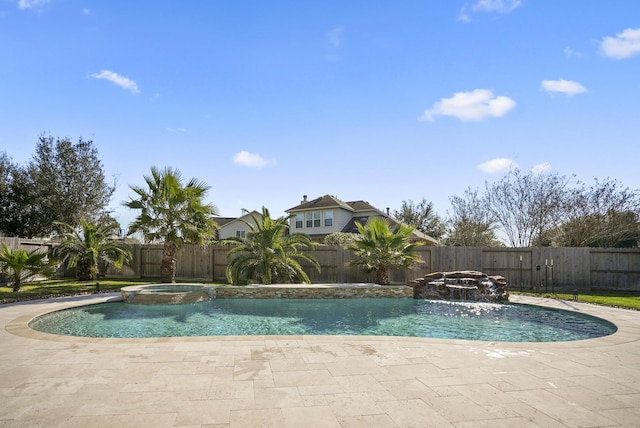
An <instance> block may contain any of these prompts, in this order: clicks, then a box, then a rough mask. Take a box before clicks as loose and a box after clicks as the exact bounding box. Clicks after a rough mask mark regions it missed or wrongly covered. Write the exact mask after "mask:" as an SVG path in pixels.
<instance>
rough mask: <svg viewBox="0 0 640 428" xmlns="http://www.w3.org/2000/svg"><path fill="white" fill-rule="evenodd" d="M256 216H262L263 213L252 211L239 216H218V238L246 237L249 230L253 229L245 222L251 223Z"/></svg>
mask: <svg viewBox="0 0 640 428" xmlns="http://www.w3.org/2000/svg"><path fill="white" fill-rule="evenodd" d="M252 214H253V216H254V217H256V218H260V217H261V216H262V215H261V214H260V213H259V212H257V211H251V213H247V214H245V215H243V216H242V217H239V218H228V217H220V218H216V219H215V220H216V223H218V226H219V230H218V239H219V240H220V241H222V240H223V239H229V238H244V236H245V235H246V233H247V232H249V231H250V230H251V228H250V227H249V225H247V224H246V223H245V222H247V223H249V224H251V223H253V218H252V217H251V215H252Z"/></svg>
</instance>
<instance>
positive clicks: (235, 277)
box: [223, 207, 320, 285]
mask: <svg viewBox="0 0 640 428" xmlns="http://www.w3.org/2000/svg"><path fill="white" fill-rule="evenodd" d="M244 212H245V213H248V211H246V210H244ZM250 216H251V221H245V220H243V219H240V221H242V222H243V223H245V224H246V225H247V226H248V227H249V231H248V232H247V234H246V238H244V239H243V238H229V239H225V240H224V241H223V244H235V246H234V247H233V248H232V249H231V250H230V251H229V254H228V257H229V258H230V259H231V261H230V262H229V264H228V265H227V269H226V274H227V280H228V281H229V282H230V283H231V284H234V285H237V284H239V283H240V279H241V277H244V278H247V279H251V280H256V281H258V282H260V283H262V284H273V283H300V282H302V283H305V284H308V283H309V282H310V281H309V276H308V275H307V274H306V272H305V271H304V270H303V269H302V266H301V265H300V262H299V261H298V260H306V261H308V262H310V263H311V264H312V265H313V266H314V267H315V268H316V269H317V270H318V272H319V271H320V265H319V264H318V262H317V261H316V260H315V259H314V258H313V257H311V256H309V255H308V254H305V253H302V252H301V251H300V250H301V249H307V248H312V247H313V246H314V245H315V244H314V243H313V242H312V241H311V238H309V236H308V235H304V234H301V233H293V234H290V235H288V234H287V232H288V230H289V219H290V217H279V218H277V219H272V218H271V215H270V214H269V210H268V209H266V208H264V207H263V208H262V214H261V215H260V216H256V215H255V214H253V213H250Z"/></svg>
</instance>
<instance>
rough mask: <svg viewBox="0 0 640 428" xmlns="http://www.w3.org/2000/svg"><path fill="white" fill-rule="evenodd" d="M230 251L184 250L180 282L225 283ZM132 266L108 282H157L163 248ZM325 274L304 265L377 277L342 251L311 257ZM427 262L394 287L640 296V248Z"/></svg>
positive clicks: (438, 255)
mask: <svg viewBox="0 0 640 428" xmlns="http://www.w3.org/2000/svg"><path fill="white" fill-rule="evenodd" d="M229 249H230V247H227V246H221V245H211V246H206V247H199V246H192V245H187V246H184V247H182V248H180V249H179V250H178V253H177V260H178V265H177V274H176V277H177V278H178V279H180V280H194V281H215V282H225V281H226V278H225V269H226V267H227V262H228V258H227V254H228V253H229ZM133 253H134V260H133V262H132V264H131V266H129V267H126V268H125V269H123V270H122V271H121V272H116V271H114V270H109V272H108V276H113V277H142V278H157V277H159V276H160V261H161V259H162V247H161V246H158V245H135V246H134V247H133ZM308 254H309V255H311V256H313V257H314V258H315V259H316V260H317V261H318V262H319V264H320V266H321V271H320V272H317V271H316V270H315V269H314V268H313V266H312V265H311V264H309V263H307V262H303V263H302V266H303V268H304V270H305V272H306V273H307V274H308V275H309V278H310V279H311V282H313V283H323V282H326V283H357V282H371V281H372V280H373V276H372V275H371V274H366V273H364V272H363V271H362V270H361V269H360V268H356V267H351V266H349V261H350V260H351V259H352V257H353V253H352V252H350V251H348V250H345V249H343V248H341V247H335V246H326V247H317V248H315V249H313V250H310V251H308ZM418 254H419V255H420V259H421V260H422V262H421V263H420V264H418V265H416V266H415V267H414V268H413V269H410V270H408V269H402V270H392V271H391V272H390V277H391V282H392V283H393V284H408V283H409V281H411V280H413V279H416V278H419V277H422V276H424V275H426V274H428V273H431V272H437V271H452V270H478V271H481V272H485V273H487V274H489V275H502V276H504V277H505V278H507V281H508V283H509V286H510V288H512V289H523V290H529V289H530V290H537V291H554V290H573V289H578V290H580V291H586V290H621V291H640V248H631V249H622V248H586V247H584V248H548V247H547V248H493V247H491V248H475V247H420V248H418Z"/></svg>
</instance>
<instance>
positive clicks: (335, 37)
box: [327, 27, 344, 49]
mask: <svg viewBox="0 0 640 428" xmlns="http://www.w3.org/2000/svg"><path fill="white" fill-rule="evenodd" d="M343 34H344V27H334V28H332V29H331V30H329V31H328V32H327V39H328V40H329V44H330V45H331V47H333V48H335V49H338V48H340V46H342V35H343Z"/></svg>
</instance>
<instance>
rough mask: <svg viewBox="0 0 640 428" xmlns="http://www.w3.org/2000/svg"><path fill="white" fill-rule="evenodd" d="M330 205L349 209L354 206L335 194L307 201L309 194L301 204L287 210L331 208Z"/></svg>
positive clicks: (351, 209)
mask: <svg viewBox="0 0 640 428" xmlns="http://www.w3.org/2000/svg"><path fill="white" fill-rule="evenodd" d="M329 207H340V208H343V209H345V210H348V211H353V208H352V207H351V206H350V205H349V204H348V203H345V202H342V201H341V200H340V199H337V198H336V197H335V196H331V195H324V196H321V197H319V198H316V199H312V200H310V201H307V195H305V196H304V200H303V201H302V202H301V203H300V205H296V206H295V207H293V208H289V209H288V210H286V211H285V212H287V213H289V212H291V211H306V210H313V209H317V208H329Z"/></svg>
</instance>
